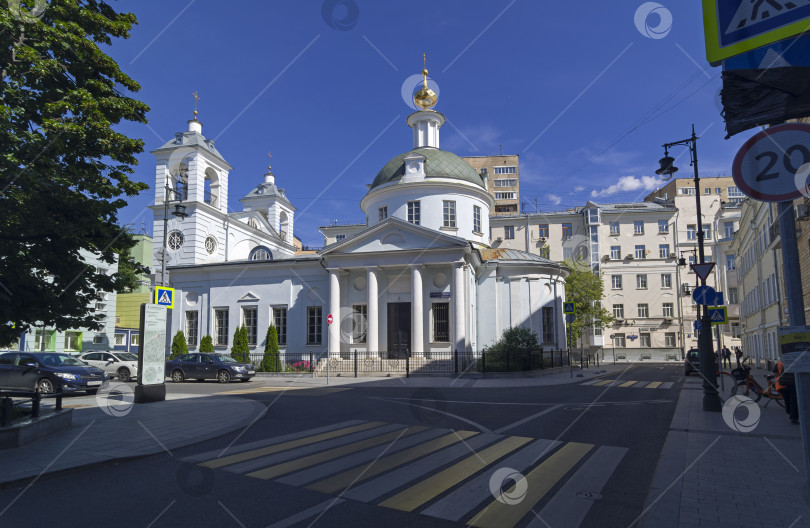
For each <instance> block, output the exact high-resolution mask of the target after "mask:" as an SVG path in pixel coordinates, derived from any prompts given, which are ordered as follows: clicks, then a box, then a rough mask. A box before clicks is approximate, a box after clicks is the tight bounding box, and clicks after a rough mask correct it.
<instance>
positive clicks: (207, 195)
mask: <svg viewBox="0 0 810 528" xmlns="http://www.w3.org/2000/svg"><path fill="white" fill-rule="evenodd" d="M204 185H205V189H204V191H203V192H204V200H205V203H207V204H208V205H210V206H211V207H219V176H217V173H216V171H215V170H214V169H212V168H211V167H208V168H207V169H205V183H204Z"/></svg>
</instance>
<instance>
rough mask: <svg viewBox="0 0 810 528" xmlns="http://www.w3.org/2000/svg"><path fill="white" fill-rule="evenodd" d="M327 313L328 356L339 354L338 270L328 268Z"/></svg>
mask: <svg viewBox="0 0 810 528" xmlns="http://www.w3.org/2000/svg"><path fill="white" fill-rule="evenodd" d="M329 313H330V314H331V315H332V324H330V325H328V332H329V333H328V339H329V344H328V350H329V357H332V356H338V355H339V354H340V270H337V269H330V270H329Z"/></svg>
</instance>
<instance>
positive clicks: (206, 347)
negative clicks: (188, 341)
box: [200, 335, 214, 354]
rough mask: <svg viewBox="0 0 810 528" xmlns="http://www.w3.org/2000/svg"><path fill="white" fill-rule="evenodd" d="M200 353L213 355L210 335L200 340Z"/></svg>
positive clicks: (212, 343)
mask: <svg viewBox="0 0 810 528" xmlns="http://www.w3.org/2000/svg"><path fill="white" fill-rule="evenodd" d="M200 352H202V353H208V354H213V353H214V340H213V339H211V336H210V335H206V336H204V337H203V338H202V339H200Z"/></svg>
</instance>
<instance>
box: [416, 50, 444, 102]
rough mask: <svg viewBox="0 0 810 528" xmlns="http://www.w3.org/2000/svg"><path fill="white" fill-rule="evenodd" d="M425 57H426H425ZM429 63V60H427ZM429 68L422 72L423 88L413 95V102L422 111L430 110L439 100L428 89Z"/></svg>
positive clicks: (434, 93)
mask: <svg viewBox="0 0 810 528" xmlns="http://www.w3.org/2000/svg"><path fill="white" fill-rule="evenodd" d="M423 57H424V55H423ZM425 62H427V60H425ZM427 74H428V71H427V68H425V69H423V70H422V88H421V89H420V90H419V91H418V92H416V93H415V94H414V95H413V102H414V103H415V104H416V106H418V107H419V108H421V109H422V110H430V108H431V107H432V106H434V105H435V104H436V101H437V100H438V99H439V98H438V96H437V95H436V92H434V91H433V90H431V89H430V88H428V83H427Z"/></svg>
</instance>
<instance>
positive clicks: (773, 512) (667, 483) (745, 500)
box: [640, 369, 810, 528]
mask: <svg viewBox="0 0 810 528" xmlns="http://www.w3.org/2000/svg"><path fill="white" fill-rule="evenodd" d="M752 372H753V374H754V376H755V378H756V379H757V381H759V382H762V381H763V379H764V375H765V374H767V373H768V372H767V371H765V370H763V369H754V370H753V371H752ZM735 403H736V402H735V401H728V400H727V404H726V405H729V406H730V407H729V409H731V408H733V407H732V406H733V405H734V404H735ZM759 403H760V405H759V406H758V407H751V408H750V410H751V411H752V412H753V414H752V415H749V416H750V417H751V420H750V423H751V426H749V427H753V429H752V430H751V431H750V432H739V431H738V430H735V429H734V428H733V427H734V425H735V421H734V419H735V418H736V420H737V422H736V424H737V427H738V428H739V429H742V430H746V429H747V428H748V427H746V426H745V424H746V423H748V422H749V420H748V417H747V416H746V414H747V413H746V410H743V409H738V410H737V412H736V413H731V414H730V413H726V419H724V417H723V413H709V412H704V411H703V390H702V380H701V379H700V378H699V377H694V376H693V377H689V378H687V380H686V382H685V385H684V387H683V389H682V390H681V395H680V398H679V400H678V405H677V407H676V410H675V415H674V417H673V419H672V424H671V425H670V431H669V434H668V435H667V439H666V442H665V444H664V448H663V450H662V452H661V458H660V460H659V462H658V467H657V469H656V472H655V477H654V478H653V482H652V485H651V486H650V492H649V495H648V496H647V502H646V506H645V515H644V516H643V517H642V518H641V519H640V521H641V522H640V524H641V526H644V527H648V528H661V527H670V526H673V527H675V526H679V527H683V526H687V527H692V526H694V527H697V526H714V527H734V528H740V527H751V528H754V527H761V526H784V527H791V528H799V527H810V490H809V489H808V484H807V475H806V469H805V462H804V454H803V451H802V443H801V432H800V430H799V427H798V426H796V425H793V424H791V423H790V421H789V420H788V417H787V414H786V413H785V411H784V409H782V408H781V407H779V406H778V405H777V404H776V402H773V401H772V402H770V404H769V405H768V406H767V407H765V403H766V402H765V400H764V399H763V400H760V402H759ZM747 405H756V404H747ZM757 412H759V421H758V422H756V413H757ZM726 420H728V421H729V423H730V424H731V425H728V424H727V423H726Z"/></svg>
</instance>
